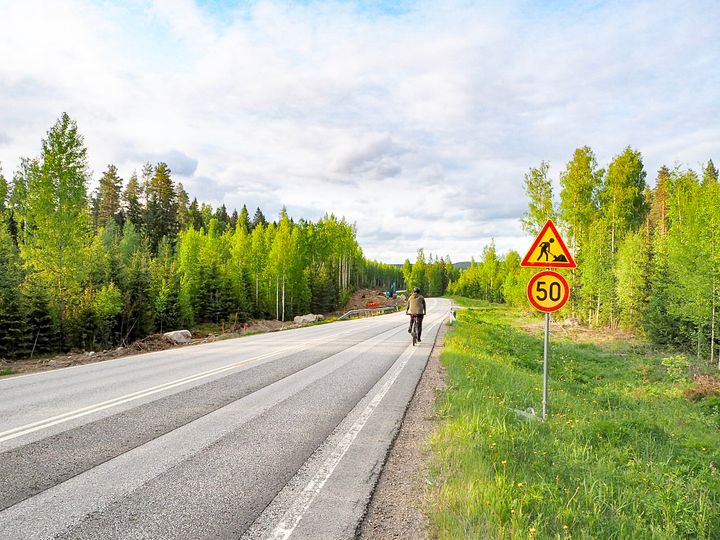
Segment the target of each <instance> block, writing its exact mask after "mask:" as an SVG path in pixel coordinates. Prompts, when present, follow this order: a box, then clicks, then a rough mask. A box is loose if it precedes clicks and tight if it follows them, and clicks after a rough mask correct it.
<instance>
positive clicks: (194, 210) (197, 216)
mask: <svg viewBox="0 0 720 540" xmlns="http://www.w3.org/2000/svg"><path fill="white" fill-rule="evenodd" d="M188 214H189V218H190V224H191V225H192V227H193V228H194V229H195V230H196V231H199V230H200V229H201V228H202V226H203V219H202V214H201V213H200V207H199V206H198V200H197V198H195V199H193V200H192V203H190V208H189V209H188Z"/></svg>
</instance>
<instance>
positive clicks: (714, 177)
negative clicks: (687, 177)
mask: <svg viewBox="0 0 720 540" xmlns="http://www.w3.org/2000/svg"><path fill="white" fill-rule="evenodd" d="M717 181H718V170H717V169H716V168H715V164H714V163H713V160H712V159H711V160H709V161H708V163H707V165H706V166H705V171H704V172H703V181H702V185H703V187H705V186H707V185H708V184H717Z"/></svg>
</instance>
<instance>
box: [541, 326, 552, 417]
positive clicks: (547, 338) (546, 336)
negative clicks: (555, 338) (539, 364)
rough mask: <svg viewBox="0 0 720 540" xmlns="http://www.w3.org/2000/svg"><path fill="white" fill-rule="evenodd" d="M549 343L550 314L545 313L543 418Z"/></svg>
mask: <svg viewBox="0 0 720 540" xmlns="http://www.w3.org/2000/svg"><path fill="white" fill-rule="evenodd" d="M549 343H550V314H549V313H546V314H545V347H544V351H543V353H544V354H543V357H544V358H543V359H544V362H543V402H542V417H543V420H545V419H546V418H547V407H548V345H549Z"/></svg>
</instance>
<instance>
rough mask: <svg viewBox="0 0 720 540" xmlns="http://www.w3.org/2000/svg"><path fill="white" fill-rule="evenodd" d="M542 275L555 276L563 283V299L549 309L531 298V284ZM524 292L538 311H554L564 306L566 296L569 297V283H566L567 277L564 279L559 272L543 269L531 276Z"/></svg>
mask: <svg viewBox="0 0 720 540" xmlns="http://www.w3.org/2000/svg"><path fill="white" fill-rule="evenodd" d="M543 276H553V277H556V278H558V279H559V280H560V281H561V282H562V283H563V285H565V296H564V297H563V299H562V300H561V301H560V303H559V304H558V305H557V306H556V307H554V308H551V309H548V308H546V307H543V306H541V305H540V304H538V303H537V302H535V300H534V299H533V297H532V294H531V292H532V287H533V285H534V284H535V282H536V281H537V280H538V279H540V278H541V277H543ZM525 293H526V295H527V298H528V300H529V301H530V303H531V304H532V306H533V307H534V308H535V309H537V310H538V311H542V312H543V313H553V312H555V311H559V310H561V309H562V308H563V307H564V306H565V304H567V301H568V298H570V285H569V284H568V282H567V279H565V276H563V275H562V274H560V273H559V272H553V271H552V270H545V271H543V272H538V273H537V274H535V275H534V276H533V277H532V278H530V281H529V282H528V284H527V289H526V290H525Z"/></svg>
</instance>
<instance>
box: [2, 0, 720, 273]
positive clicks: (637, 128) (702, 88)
mask: <svg viewBox="0 0 720 540" xmlns="http://www.w3.org/2000/svg"><path fill="white" fill-rule="evenodd" d="M213 5H214V6H215V8H214V9H213V10H212V11H209V10H208V8H205V7H200V5H199V4H197V3H195V2H194V1H192V0H177V1H176V0H172V1H170V0H155V1H150V0H131V1H128V2H125V3H123V4H119V3H115V2H109V1H105V0H94V1H92V0H59V1H57V2H44V1H39V0H0V13H2V17H0V35H2V36H3V39H2V40H0V161H1V162H2V165H3V168H4V169H5V171H6V172H7V171H9V170H11V169H12V168H14V167H15V166H16V165H17V163H18V161H19V157H20V156H23V155H36V154H37V153H38V151H39V147H40V139H41V137H43V136H44V134H45V132H46V131H47V129H48V128H49V127H50V125H51V124H52V123H53V122H54V120H55V119H56V118H57V117H58V116H59V115H60V113H61V112H62V111H68V112H69V113H70V115H71V116H72V117H73V118H75V119H76V120H77V121H78V123H79V126H80V129H81V131H82V133H84V134H85V136H86V143H87V145H88V147H89V151H90V159H91V165H92V168H93V169H94V170H95V171H96V173H97V174H99V172H100V171H102V170H104V169H105V167H106V166H107V164H108V163H115V164H117V165H118V166H119V167H120V171H121V173H122V174H123V175H125V176H126V177H127V176H129V174H130V173H131V172H132V170H133V169H139V167H140V166H141V165H142V162H144V161H145V160H146V159H150V160H156V159H157V160H160V159H164V160H166V161H168V162H169V164H170V166H171V168H173V171H174V174H175V175H176V178H177V179H178V180H180V181H182V182H183V183H184V185H185V187H186V189H188V190H189V191H190V194H191V196H197V197H198V198H199V199H200V200H207V201H208V202H212V203H214V204H221V203H225V204H226V205H227V206H228V207H230V208H232V207H238V208H239V207H241V206H242V204H247V205H248V208H250V210H251V212H252V211H254V208H255V207H256V206H258V205H259V206H261V208H262V209H263V211H264V212H265V213H266V215H268V216H273V214H274V213H276V212H277V211H278V210H279V209H280V207H281V206H282V205H283V204H285V205H287V206H288V208H289V209H290V210H291V211H292V210H293V209H297V211H298V212H303V213H306V214H307V217H316V216H318V215H321V214H322V213H324V211H332V212H334V213H336V214H339V215H345V216H346V217H347V218H348V219H349V220H351V221H356V222H357V225H358V234H359V238H360V241H361V243H362V245H363V248H364V251H365V253H366V254H367V255H368V256H370V257H373V258H379V259H384V260H387V261H398V262H399V261H402V260H404V259H405V258H406V257H410V258H413V257H414V254H415V252H416V249H417V248H418V247H425V249H426V252H433V253H440V254H446V253H449V254H450V255H452V256H453V258H454V259H455V260H461V259H468V258H469V257H470V256H471V255H475V256H478V255H479V254H480V252H481V250H482V246H483V245H484V244H486V243H487V242H488V241H489V240H490V238H491V237H494V238H495V240H496V244H497V246H498V249H500V250H501V251H502V250H505V249H510V248H515V249H519V250H523V249H524V248H525V247H527V244H528V242H529V241H528V239H527V238H525V237H523V235H522V232H521V230H520V227H519V222H518V218H519V217H520V215H521V214H522V212H523V210H524V206H525V201H524V195H523V192H522V180H523V175H524V173H525V172H526V171H527V168H528V167H529V166H534V165H537V164H538V163H539V162H540V161H541V160H544V159H546V160H550V161H551V163H552V164H553V173H554V174H557V173H558V172H559V170H560V169H561V168H562V165H563V163H564V162H566V161H567V160H568V159H569V158H570V156H571V155H572V152H573V150H574V148H576V147H577V146H582V145H586V144H587V145H590V146H591V147H592V148H593V149H594V150H595V152H596V154H597V156H598V160H599V161H600V163H601V165H604V164H606V163H607V161H608V160H610V159H611V158H612V157H613V155H615V154H617V153H618V152H619V151H621V149H622V148H624V147H625V146H626V145H628V144H631V145H633V146H634V147H637V148H638V149H640V150H641V151H642V152H643V155H644V157H645V163H646V167H647V169H648V177H649V178H653V177H654V174H655V171H656V170H657V168H658V167H659V166H660V165H661V164H662V163H668V164H672V163H674V162H676V161H678V162H682V163H686V164H688V165H689V166H693V167H697V165H698V163H700V162H704V161H706V160H707V159H708V158H711V157H715V160H716V161H720V155H718V154H719V152H718V150H719V148H720V127H718V124H717V121H716V119H717V118H718V116H720V114H719V113H720V99H718V97H720V96H718V90H717V89H718V88H720V85H719V84H718V83H720V80H718V79H719V78H720V61H719V59H720V41H718V40H717V39H716V35H715V30H714V27H713V26H712V25H710V24H708V21H712V20H718V19H720V7H719V6H718V5H717V4H716V3H714V2H696V3H692V4H687V3H680V2H660V3H658V2H634V3H626V2H607V3H597V2H587V3H574V2H572V3H571V2H568V3H567V4H565V5H563V3H553V4H552V5H553V6H554V7H547V6H546V5H545V4H544V3H536V4H531V3H528V2H524V1H521V0H517V1H516V2H503V3H497V4H486V3H483V4H482V5H479V4H476V3H471V2H462V1H460V0H458V1H452V2H447V3H442V4H437V3H430V2H424V1H422V0H420V1H418V2H417V3H415V4H413V3H408V4H407V7H408V9H406V10H404V11H400V12H399V13H395V12H393V13H388V12H386V11H389V10H385V11H384V10H383V7H382V4H378V5H373V7H371V8H369V7H367V6H368V5H367V4H366V3H360V2H358V3H357V4H355V3H350V2H309V3H293V2H286V1H279V0H259V1H257V2H250V3H245V2H242V3H240V2H239V3H237V4H236V6H235V7H233V6H232V5H230V6H229V7H227V6H226V5H225V4H224V3H215V4H213ZM171 162H173V163H171ZM298 217H300V216H298Z"/></svg>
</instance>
